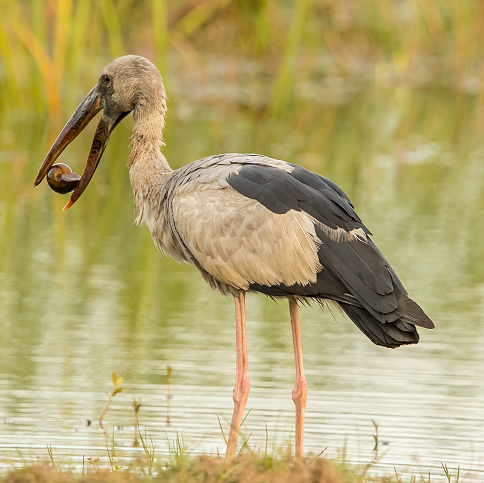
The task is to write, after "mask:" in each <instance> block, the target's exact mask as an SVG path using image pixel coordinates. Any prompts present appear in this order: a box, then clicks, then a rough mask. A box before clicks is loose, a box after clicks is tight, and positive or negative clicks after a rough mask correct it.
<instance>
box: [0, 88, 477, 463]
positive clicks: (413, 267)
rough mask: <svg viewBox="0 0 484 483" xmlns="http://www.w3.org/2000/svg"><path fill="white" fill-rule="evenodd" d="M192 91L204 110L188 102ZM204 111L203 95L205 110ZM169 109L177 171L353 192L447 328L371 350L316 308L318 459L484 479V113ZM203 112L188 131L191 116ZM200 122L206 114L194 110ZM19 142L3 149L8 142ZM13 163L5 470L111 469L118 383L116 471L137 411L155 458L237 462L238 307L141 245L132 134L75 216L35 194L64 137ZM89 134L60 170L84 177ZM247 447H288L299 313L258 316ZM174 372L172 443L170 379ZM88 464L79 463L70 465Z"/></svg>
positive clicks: (358, 96)
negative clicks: (222, 163)
mask: <svg viewBox="0 0 484 483" xmlns="http://www.w3.org/2000/svg"><path fill="white" fill-rule="evenodd" d="M187 92H190V91H189V90H188V91H187ZM193 95H197V96H199V94H193ZM200 97H201V100H200V99H198V101H197V102H196V103H194V102H192V101H193V99H188V101H187V100H186V99H184V100H181V99H180V100H179V104H180V107H181V109H177V104H176V102H177V101H176V100H175V101H173V105H170V108H171V112H172V114H171V117H170V119H169V120H168V129H167V132H166V144H167V146H166V150H165V152H166V154H167V157H168V159H169V160H170V162H171V163H172V165H173V167H178V166H181V165H183V164H185V163H186V162H189V161H192V160H194V159H197V158H200V157H203V156H206V155H209V154H213V153H218V152H224V151H240V152H251V151H255V152H261V153H264V154H267V155H270V156H274V157H279V158H283V159H285V160H287V161H291V162H298V163H300V164H303V165H304V166H306V167H308V168H309V169H313V170H316V171H318V172H320V173H324V174H325V175H326V176H328V177H330V178H331V179H333V180H334V181H336V182H337V183H338V184H339V185H340V186H342V187H343V188H344V189H345V191H346V192H347V193H348V195H349V196H350V197H351V199H352V201H353V202H354V204H355V205H356V207H357V211H358V213H359V214H360V216H361V217H362V218H363V219H364V221H365V223H366V224H367V225H368V226H369V228H370V229H371V230H372V231H373V233H374V238H375V241H376V242H377V244H378V245H379V247H380V248H381V250H382V251H383V253H385V255H386V256H387V258H389V260H390V262H391V263H392V265H393V266H394V268H395V269H396V271H397V273H398V274H399V275H400V277H401V278H402V280H403V282H404V283H405V285H406V287H407V289H408V290H409V292H410V294H411V295H412V296H413V297H414V298H415V299H416V300H417V301H418V302H419V303H420V304H421V305H422V306H423V307H424V308H425V310H426V311H427V313H428V314H429V315H430V316H431V318H432V319H433V320H434V321H435V322H436V325H437V329H436V330H434V331H425V330H421V331H420V332H421V335H422V340H421V343H420V344H418V345H417V346H415V347H407V348H403V349H398V350H386V349H383V348H379V347H375V346H373V345H372V344H371V343H370V342H369V341H368V340H367V339H366V338H365V337H364V336H363V335H362V334H361V333H360V332H359V331H358V330H357V329H356V328H355V327H354V326H353V325H352V324H351V322H350V321H349V320H347V319H345V318H343V317H342V316H341V315H339V314H334V316H333V314H331V313H330V312H327V311H326V312H321V311H320V310H319V309H318V308H316V307H314V308H312V309H303V311H302V314H301V319H302V337H303V350H304V356H305V367H306V371H307V377H308V382H309V387H310V393H309V401H308V409H307V426H306V430H307V439H306V447H307V450H308V451H313V452H319V451H321V450H322V449H323V448H324V447H326V446H327V447H328V450H327V451H328V454H330V455H335V454H337V453H338V451H341V450H342V448H343V447H345V446H346V451H347V455H348V456H349V457H350V458H351V459H352V460H354V461H368V460H370V459H371V458H372V451H371V450H372V447H373V439H372V434H373V426H372V423H371V421H372V420H375V421H377V422H378V423H379V425H380V438H381V440H382V442H383V443H384V444H385V446H384V448H385V451H386V452H387V453H386V455H385V457H384V458H383V459H382V460H381V463H380V465H381V466H382V467H384V468H390V470H391V471H393V465H397V466H398V467H399V468H405V467H407V466H409V465H411V466H412V468H414V469H415V468H416V469H417V471H418V470H419V469H421V470H422V471H424V470H427V469H428V468H430V467H434V468H438V467H440V462H441V461H443V462H445V463H447V464H448V465H449V467H457V466H458V465H460V466H461V468H465V469H466V470H468V469H472V470H476V471H477V470H484V461H483V459H482V455H483V454H484V416H483V414H484V413H483V411H482V408H483V407H484V382H483V378H482V374H483V367H484V355H483V351H482V349H481V347H482V345H483V343H484V333H483V328H484V324H483V316H482V313H483V310H482V308H483V300H484V299H483V295H484V284H483V282H482V281H483V279H484V253H483V250H484V248H483V247H484V244H483V243H482V241H483V238H484V222H483V220H484V216H483V215H484V213H483V210H484V208H483V206H484V203H483V201H484V163H483V161H484V159H483V158H484V146H483V144H482V142H481V135H480V133H481V131H482V128H483V127H484V123H483V120H484V118H483V112H481V110H482V109H480V108H479V100H478V99H477V98H475V97H474V96H471V95H464V94H462V93H456V92H450V91H446V90H425V89H410V88H404V87H397V88H394V89H386V88H383V87H381V86H380V87H379V86H373V85H372V86H366V88H364V89H361V90H360V91H357V90H355V92H353V93H352V94H351V95H350V96H349V97H348V98H347V99H346V102H343V103H338V104H335V103H334V102H331V98H328V99H325V98H322V99H318V100H317V101H315V100H314V99H311V100H309V101H308V100H306V99H304V98H300V99H299V100H298V101H297V102H296V105H295V106H294V109H293V110H292V111H291V112H290V113H288V114H286V115H283V116H281V117H280V118H270V117H265V116H262V117H261V115H260V110H259V109H251V108H249V107H247V106H244V105H239V106H237V107H236V108H234V106H233V105H231V104H230V105H227V104H226V103H225V101H223V100H220V99H217V98H211V99H207V98H205V97H203V96H200ZM189 101H190V103H191V106H192V107H191V110H190V113H189V115H187V113H186V112H185V113H184V110H183V103H184V102H189ZM193 106H195V107H193ZM7 129H10V130H9V134H8V133H7V134H6V131H7ZM2 130H3V131H2V136H1V139H2V143H3V145H2V148H1V152H0V228H1V232H0V237H1V238H0V329H1V337H0V350H1V354H2V357H1V358H0V385H1V388H2V390H1V392H0V417H2V418H5V419H4V421H5V424H3V425H1V426H0V448H1V449H2V453H3V454H6V455H7V454H8V458H13V459H15V458H17V457H18V455H17V456H16V453H15V451H14V448H16V447H17V448H20V450H21V452H22V454H24V455H32V456H37V455H43V456H46V455H47V453H46V450H45V446H46V444H49V445H52V448H53V451H54V454H56V455H58V456H59V457H62V456H66V455H67V456H72V458H73V460H76V458H79V457H80V455H81V456H82V455H83V454H84V455H86V456H93V457H95V456H101V457H102V458H105V459H106V461H107V458H106V455H105V449H104V448H105V446H104V436H103V433H102V431H101V430H100V429H99V428H98V426H97V425H96V424H93V425H91V426H87V425H86V420H88V419H89V420H96V419H97V418H99V416H100V414H101V412H102V409H103V407H104V404H105V402H106V400H107V394H108V391H109V388H110V375H111V372H112V371H116V373H117V374H118V375H121V376H123V377H124V378H125V384H124V385H125V388H126V389H125V392H123V393H121V394H119V395H117V396H116V397H115V399H114V401H113V404H112V407H111V408H110V410H109V412H108V414H107V416H106V418H105V421H106V424H105V426H107V427H108V428H111V427H113V426H114V428H115V430H116V431H115V438H116V445H118V446H119V448H120V451H121V454H123V451H124V454H125V455H131V454H133V453H135V452H136V451H139V448H138V449H136V448H133V439H134V413H133V409H132V399H133V397H135V398H137V399H138V398H139V399H141V403H142V407H141V410H140V422H141V425H142V427H143V428H144V427H146V428H147V431H148V433H149V434H151V435H152V437H153V439H154V441H155V444H156V446H157V448H158V450H159V451H160V452H161V453H163V452H166V451H167V442H166V434H167V435H168V438H172V437H174V435H175V434H176V432H181V433H182V434H183V435H184V437H185V439H186V440H187V443H188V444H189V445H191V447H192V449H193V450H194V451H215V450H216V448H218V449H220V450H222V449H223V438H222V435H221V433H220V430H219V427H218V421H217V415H221V416H222V421H225V422H224V425H225V428H227V427H228V423H227V421H226V420H225V419H224V418H228V417H229V416H230V414H231V411H232V401H231V391H232V386H233V379H234V373H235V350H234V327H233V326H234V323H233V306H232V305H233V303H232V300H230V299H225V298H223V297H222V296H220V295H218V294H215V293H212V292H211V291H210V289H209V288H208V287H207V286H206V285H205V284H204V282H203V281H202V280H201V278H200V277H199V276H198V274H197V273H196V271H195V270H194V269H193V268H191V267H187V266H179V265H177V264H176V263H175V262H173V261H172V260H170V259H167V258H164V257H162V256H160V255H159V254H158V253H156V251H155V250H154V249H153V246H152V243H151V240H150V237H149V234H148V230H147V229H146V228H145V227H142V228H137V227H132V220H133V218H134V216H133V207H132V200H131V191H130V187H129V182H128V175H127V170H126V167H125V164H126V161H127V159H128V149H129V146H128V141H127V138H128V136H129V134H130V132H129V130H130V126H129V122H125V123H124V124H122V125H121V126H120V127H119V128H118V130H117V131H116V132H115V133H114V134H113V139H112V140H111V143H110V145H109V148H108V149H107V152H106V153H105V156H104V158H103V160H102V162H101V165H100V168H99V172H98V173H96V176H95V177H94V178H93V181H92V183H91V185H90V187H89V189H88V190H87V192H86V194H85V195H84V196H83V199H82V202H80V203H78V204H76V206H75V208H74V209H71V210H69V211H68V212H67V213H62V212H61V208H62V206H63V204H64V202H65V199H64V198H61V197H60V196H57V195H54V194H53V193H51V192H50V191H48V189H47V187H46V186H44V187H41V188H37V189H35V190H33V189H32V180H33V179H34V177H35V173H36V170H37V168H38V166H39V164H40V161H41V160H42V158H43V155H44V152H45V148H46V146H47V145H49V143H50V141H51V140H52V139H51V138H52V136H53V135H55V133H54V134H52V133H50V132H49V129H47V128H46V126H45V123H44V121H43V120H39V121H35V122H34V121H30V122H29V123H28V124H27V125H25V124H21V123H20V122H19V123H18V124H17V125H13V127H11V128H6V127H2ZM90 136H91V133H90V132H87V133H83V134H82V135H81V137H80V139H79V140H78V141H76V143H75V146H74V147H72V146H71V147H70V148H68V150H66V153H65V154H64V156H63V158H64V161H66V162H68V164H70V165H71V166H72V167H73V168H74V166H76V167H77V166H83V165H84V162H85V157H86V156H87V152H88V150H89V144H90V139H89V138H90ZM247 320H248V323H247V325H248V345H249V361H250V369H251V381H252V386H253V389H252V392H251V396H250V398H249V402H248V406H247V408H249V409H251V410H252V411H251V413H250V415H249V417H248V418H247V420H246V422H245V423H244V432H245V435H246V436H248V435H249V434H252V435H253V436H252V437H251V440H250V442H251V444H256V445H262V446H264V445H265V438H266V429H265V424H266V423H267V428H268V431H269V437H270V441H271V442H272V441H273V440H274V441H277V442H278V443H281V442H288V441H292V438H293V435H292V428H293V404H292V400H291V389H292V385H293V380H294V365H293V354H292V341H291V333H290V326H289V321H288V313H287V307H286V304H283V303H275V302H272V301H270V300H267V299H265V298H264V297H262V296H250V297H248V301H247ZM168 364H169V365H170V366H171V367H173V378H172V379H173V380H172V384H173V385H172V393H173V399H172V401H171V415H170V417H171V425H167V422H166V411H167V400H166V395H167V387H166V383H167V377H166V366H167V365H168ZM76 461H77V460H76Z"/></svg>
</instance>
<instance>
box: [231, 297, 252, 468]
mask: <svg viewBox="0 0 484 483" xmlns="http://www.w3.org/2000/svg"><path fill="white" fill-rule="evenodd" d="M234 300H235V341H236V347H237V363H236V364H237V369H236V372H235V389H234V397H233V399H234V414H233V415H232V423H231V425H230V434H229V442H228V443H227V452H226V453H225V458H226V459H231V458H233V457H234V455H235V449H236V447H237V438H238V437H239V429H240V423H241V422H242V415H243V414H244V409H245V404H246V402H247V398H248V397H249V391H250V381H249V360H248V358H247V338H246V335H245V293H244V292H239V294H237V295H235V296H234Z"/></svg>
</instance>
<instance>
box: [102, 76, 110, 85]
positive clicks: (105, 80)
mask: <svg viewBox="0 0 484 483" xmlns="http://www.w3.org/2000/svg"><path fill="white" fill-rule="evenodd" d="M103 80H104V82H106V84H109V83H110V82H111V77H110V76H108V75H105V76H103Z"/></svg>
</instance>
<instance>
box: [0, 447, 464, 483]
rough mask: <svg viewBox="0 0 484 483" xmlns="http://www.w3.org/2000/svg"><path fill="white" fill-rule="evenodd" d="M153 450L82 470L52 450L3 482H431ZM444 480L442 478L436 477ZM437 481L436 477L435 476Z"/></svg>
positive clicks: (312, 462)
mask: <svg viewBox="0 0 484 483" xmlns="http://www.w3.org/2000/svg"><path fill="white" fill-rule="evenodd" d="M154 451H155V449H154V447H150V448H146V455H145V456H143V457H139V458H136V459H133V460H131V461H130V462H129V463H127V464H126V463H125V464H124V465H122V464H116V456H115V452H114V447H113V448H112V449H110V448H108V456H109V464H107V465H106V462H102V461H101V460H100V459H99V458H96V459H92V458H86V459H84V460H83V464H82V468H79V467H77V468H75V469H74V468H73V467H72V465H69V464H59V462H58V461H57V460H54V457H53V456H52V454H51V452H49V455H50V456H51V458H50V460H46V461H45V462H38V463H36V464H24V466H23V467H21V468H17V469H14V470H12V471H10V472H9V473H8V474H7V475H6V476H4V477H3V478H0V482H2V483H36V482H39V483H40V482H49V483H70V482H73V483H74V482H79V483H81V482H109V483H118V482H119V483H124V482H131V483H138V482H140V483H141V482H160V483H202V482H203V483H219V482H227V483H266V482H267V483H269V482H271V483H272V482H274V483H276V482H277V483H404V482H408V483H416V482H417V481H418V482H424V483H431V482H432V481H434V477H433V476H432V475H430V474H426V475H420V474H412V475H408V474H407V475H399V474H398V473H397V471H396V470H395V471H394V473H393V474H389V475H384V476H382V475H381V471H380V472H378V473H375V472H373V471H372V470H371V464H370V465H359V466H355V465H353V466H352V465H349V464H348V463H346V462H345V461H344V460H340V461H335V460H328V459H325V458H324V457H321V456H319V457H314V456H313V457H307V458H305V459H304V460H298V459H294V457H293V456H292V455H291V453H290V452H285V453H284V452H282V451H281V452H278V453H277V454H275V455H269V454H260V453H258V454H256V453H251V452H250V451H246V452H245V454H242V455H239V456H238V457H237V458H236V459H234V460H233V461H231V462H226V461H224V459H223V458H222V457H220V456H209V455H201V456H190V455H189V454H188V453H186V450H185V448H184V447H183V442H182V441H181V442H180V441H178V442H175V445H174V447H173V450H172V452H171V454H170V457H169V458H168V459H158V458H156V459H155V457H154ZM442 466H443V471H444V473H443V474H444V475H445V477H446V478H447V480H448V482H449V483H458V482H459V477H460V471H459V470H457V471H451V470H449V469H448V468H447V467H446V466H445V465H442ZM438 476H439V477H440V480H441V479H442V476H443V475H442V474H440V475H438ZM437 479H438V478H437Z"/></svg>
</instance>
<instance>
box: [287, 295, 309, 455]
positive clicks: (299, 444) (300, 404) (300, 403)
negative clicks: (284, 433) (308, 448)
mask: <svg viewBox="0 0 484 483" xmlns="http://www.w3.org/2000/svg"><path fill="white" fill-rule="evenodd" d="M289 313H290V314H291V327H292V340H293V343H294V358H295V359H296V384H295V386H294V389H293V390H292V400H293V401H294V404H295V405H296V457H302V456H303V445H304V412H305V410H306V398H307V393H308V383H307V382H306V376H305V375H304V365H303V357H302V349H301V335H300V333H299V308H298V306H297V302H295V301H294V300H289Z"/></svg>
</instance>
